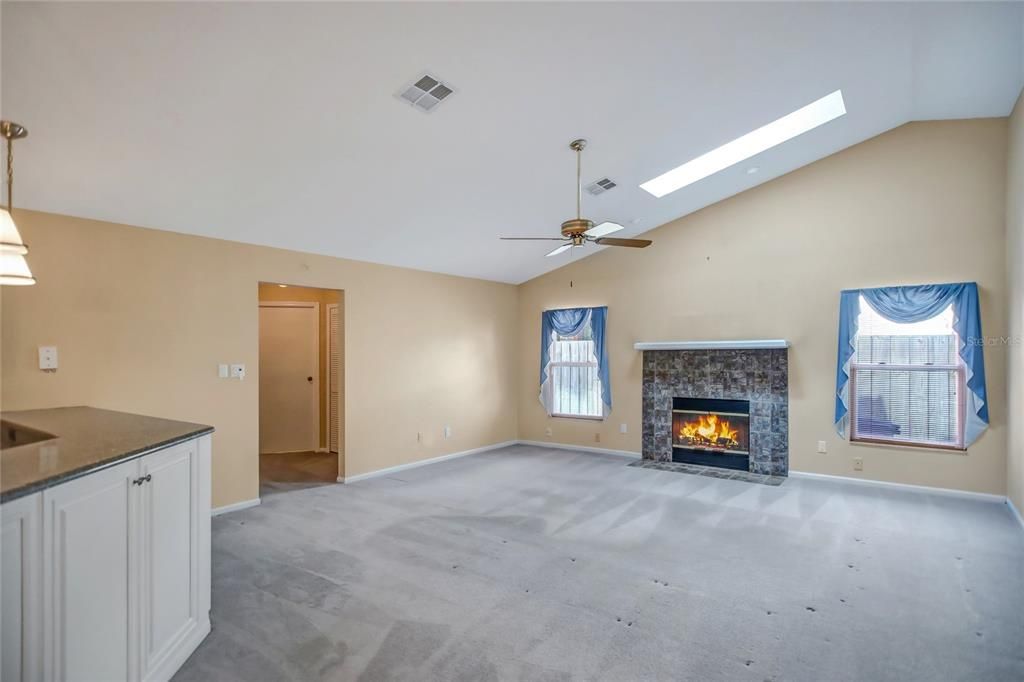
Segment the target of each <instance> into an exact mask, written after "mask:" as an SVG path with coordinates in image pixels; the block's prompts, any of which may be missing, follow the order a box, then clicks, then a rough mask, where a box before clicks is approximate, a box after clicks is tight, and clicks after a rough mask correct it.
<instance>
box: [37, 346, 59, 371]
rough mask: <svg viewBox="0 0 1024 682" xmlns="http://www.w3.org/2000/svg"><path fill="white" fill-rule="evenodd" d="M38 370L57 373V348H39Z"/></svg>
mask: <svg viewBox="0 0 1024 682" xmlns="http://www.w3.org/2000/svg"><path fill="white" fill-rule="evenodd" d="M39 369H41V370H43V371H45V372H56V371H57V346H39Z"/></svg>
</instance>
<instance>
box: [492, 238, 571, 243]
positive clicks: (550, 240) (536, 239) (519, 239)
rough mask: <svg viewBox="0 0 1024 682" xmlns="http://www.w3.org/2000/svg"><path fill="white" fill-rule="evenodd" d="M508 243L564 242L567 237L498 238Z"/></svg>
mask: <svg viewBox="0 0 1024 682" xmlns="http://www.w3.org/2000/svg"><path fill="white" fill-rule="evenodd" d="M498 239H503V240H505V241H507V242H516V241H518V242H563V241H565V237H498Z"/></svg>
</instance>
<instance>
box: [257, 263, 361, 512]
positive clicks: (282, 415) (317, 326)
mask: <svg viewBox="0 0 1024 682" xmlns="http://www.w3.org/2000/svg"><path fill="white" fill-rule="evenodd" d="M343 358H344V304H343V292H341V291H338V290H333V289H317V288H312V287H298V286H292V285H287V284H278V283H266V282H261V283H260V285H259V403H260V407H259V409H260V417H259V446H260V489H261V493H270V492H274V491H276V490H289V489H294V488H296V487H306V486H309V485H321V484H325V483H335V482H337V481H338V479H339V477H340V476H341V475H342V474H343V457H344V432H343V425H344V362H343Z"/></svg>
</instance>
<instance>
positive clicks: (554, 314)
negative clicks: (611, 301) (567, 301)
mask: <svg viewBox="0 0 1024 682" xmlns="http://www.w3.org/2000/svg"><path fill="white" fill-rule="evenodd" d="M607 320H608V308H607V307H606V306H602V307H600V308H562V309H560V310H545V311H544V313H543V314H542V315H541V324H540V385H541V387H543V386H544V382H546V381H547V380H548V365H550V364H551V339H552V336H551V335H552V333H557V334H560V335H562V336H576V335H577V334H580V333H581V332H582V331H583V330H584V329H586V327H587V325H588V324H589V325H590V328H591V332H592V333H593V336H594V355H595V356H596V357H597V376H598V377H599V378H600V380H601V402H603V403H604V404H605V406H606V409H608V410H611V407H612V385H611V380H610V379H609V376H608V348H607V346H606V345H605V324H606V322H607Z"/></svg>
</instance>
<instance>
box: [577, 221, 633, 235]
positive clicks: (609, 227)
mask: <svg viewBox="0 0 1024 682" xmlns="http://www.w3.org/2000/svg"><path fill="white" fill-rule="evenodd" d="M625 229H626V228H624V227H623V226H622V225H619V224H618V223H613V222H610V221H607V220H606V221H604V222H603V223H599V224H597V225H594V226H593V227H592V228H590V229H589V230H587V231H586V232H584V233H583V234H585V235H587V236H588V237H594V238H595V239H596V238H597V237H603V236H605V235H606V234H611V233H612V232H618V231H619V230H625Z"/></svg>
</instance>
